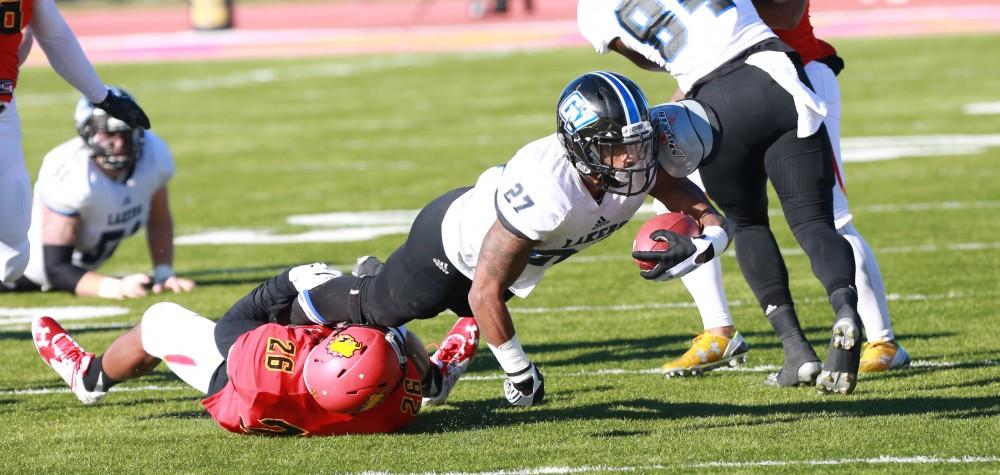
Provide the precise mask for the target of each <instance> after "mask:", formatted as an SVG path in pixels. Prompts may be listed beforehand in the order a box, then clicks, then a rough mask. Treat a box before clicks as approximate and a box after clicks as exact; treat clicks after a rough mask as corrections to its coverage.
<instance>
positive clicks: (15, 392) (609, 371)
mask: <svg viewBox="0 0 1000 475" xmlns="http://www.w3.org/2000/svg"><path fill="white" fill-rule="evenodd" d="M960 366H976V367H992V366H1000V360H984V361H924V360H915V361H913V363H911V364H910V367H911V368H954V367H960ZM779 369H781V367H780V366H777V365H757V366H740V367H736V368H730V367H726V368H718V369H715V370H713V371H721V372H731V373H771V372H774V371H778V370H779ZM659 373H660V369H659V368H649V369H620V368H604V369H596V370H589V371H573V372H565V373H561V372H551V373H550V372H547V373H545V374H546V375H548V376H558V377H575V378H578V377H581V376H584V377H589V376H609V375H610V376H633V375H643V374H656V375H658V374H659ZM504 378H506V376H505V375H503V374H501V373H496V374H488V375H467V376H462V381H496V380H501V379H504ZM181 390H191V391H194V389H193V388H191V387H190V386H187V385H180V384H177V385H146V386H115V387H114V388H113V389H111V391H112V392H139V391H181ZM69 392H70V391H69V388H67V387H65V386H61V387H55V388H31V389H8V390H2V391H0V396H24V395H29V396H30V395H43V394H64V393H69Z"/></svg>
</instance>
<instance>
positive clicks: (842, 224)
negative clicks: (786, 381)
mask: <svg viewBox="0 0 1000 475" xmlns="http://www.w3.org/2000/svg"><path fill="white" fill-rule="evenodd" d="M805 71H806V75H807V76H808V77H809V81H810V82H811V83H812V85H813V89H814V90H815V91H816V94H817V95H819V96H820V97H821V98H823V101H824V102H826V106H827V115H826V118H825V119H824V120H823V124H824V125H825V126H826V129H827V133H828V134H829V136H830V144H831V145H832V147H833V154H834V157H835V158H836V161H835V162H834V163H835V166H836V167H835V169H834V172H835V174H836V178H837V182H836V184H835V185H834V188H833V214H834V221H835V224H836V226H837V232H839V233H840V235H841V236H843V237H844V239H847V242H848V243H850V245H851V248H852V249H853V251H854V261H855V285H856V287H857V290H858V313H859V314H860V315H861V321H862V323H863V324H864V327H865V335H866V337H867V340H868V342H867V343H866V344H865V347H864V351H863V352H862V354H861V365H860V371H861V372H874V371H885V370H887V369H894V368H902V367H906V366H909V363H910V356H909V355H908V354H907V353H906V350H905V349H904V348H903V347H902V346H900V345H899V344H898V343H896V340H895V335H894V332H893V329H892V322H891V321H890V319H889V305H888V302H887V301H886V294H885V286H884V284H883V281H882V272H881V270H880V269H879V265H878V260H876V259H875V254H874V253H873V252H872V249H871V247H870V246H869V245H868V242H867V241H865V238H864V237H863V236H862V235H861V233H859V232H858V230H857V229H856V228H855V227H854V225H853V222H852V221H853V216H852V215H851V212H850V209H849V208H848V203H847V194H846V186H845V179H844V167H843V158H842V157H841V155H840V118H841V100H840V85H839V83H838V82H837V76H836V75H835V74H834V73H833V71H832V70H831V69H830V67H829V66H827V65H826V64H824V63H822V62H819V61H813V62H810V63H809V64H808V65H806V67H805Z"/></svg>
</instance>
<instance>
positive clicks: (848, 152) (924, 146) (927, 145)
mask: <svg viewBox="0 0 1000 475" xmlns="http://www.w3.org/2000/svg"><path fill="white" fill-rule="evenodd" d="M990 147H1000V134H984V135H901V136H883V137H851V138H845V139H841V141H840V149H841V152H842V155H843V157H844V161H845V162H873V161H880V160H895V159H898V158H905V157H936V156H942V155H944V156H952V155H978V154H981V153H985V152H986V150H987V149H988V148H990Z"/></svg>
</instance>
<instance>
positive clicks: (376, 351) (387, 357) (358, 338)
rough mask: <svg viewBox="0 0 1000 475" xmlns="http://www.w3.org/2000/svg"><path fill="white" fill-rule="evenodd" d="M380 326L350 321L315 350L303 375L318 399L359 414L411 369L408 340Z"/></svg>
mask: <svg viewBox="0 0 1000 475" xmlns="http://www.w3.org/2000/svg"><path fill="white" fill-rule="evenodd" d="M397 335H398V334H397V333H396V332H393V331H389V330H385V329H382V328H378V327H370V326H361V325H348V326H345V327H343V328H342V329H339V330H337V331H334V332H333V333H331V334H330V335H329V336H327V337H326V338H325V339H323V341H321V342H320V343H319V345H317V346H316V347H315V348H313V349H312V351H310V352H309V358H308V359H307V360H306V366H305V368H304V369H303V372H302V377H303V379H304V380H305V385H306V388H308V389H309V392H310V393H311V394H312V395H313V397H314V398H316V403H317V404H319V405H320V407H322V408H323V409H326V410H328V411H331V412H340V413H345V414H356V413H359V412H364V411H367V410H369V409H371V408H373V407H375V406H378V405H379V404H381V403H382V401H383V400H384V399H385V397H386V396H387V395H388V394H389V393H391V392H392V391H394V390H395V389H396V388H397V387H398V386H399V384H400V383H402V381H403V375H404V374H406V371H405V369H406V357H405V356H404V353H403V349H402V339H401V337H399V336H397Z"/></svg>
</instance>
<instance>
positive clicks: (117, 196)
mask: <svg viewBox="0 0 1000 475" xmlns="http://www.w3.org/2000/svg"><path fill="white" fill-rule="evenodd" d="M111 89H112V90H113V91H114V93H115V94H117V95H120V96H121V97H130V96H129V95H128V93H126V92H125V91H122V90H121V89H118V88H116V87H112V88H111ZM75 120H76V127H77V131H78V132H79V136H78V137H76V138H73V139H71V140H69V141H66V142H64V143H62V144H60V145H58V146H57V147H56V148H54V149H53V150H52V151H50V152H49V153H48V154H47V155H46V156H45V159H44V160H43V162H42V168H41V170H40V171H39V174H38V181H37V182H36V183H35V198H34V199H35V203H34V206H33V213H32V219H31V229H30V230H29V232H28V236H29V241H30V242H31V259H30V261H29V263H28V268H27V270H26V271H25V273H24V275H23V276H22V277H21V278H19V279H17V280H16V281H15V283H14V285H12V286H4V287H3V289H5V290H13V291H32V290H42V291H48V290H63V291H68V292H73V293H75V294H76V295H80V296H97V297H104V298H110V299H124V298H138V297H142V296H145V295H146V294H147V287H151V290H152V291H153V292H154V293H160V292H162V291H163V290H172V291H174V292H188V291H190V290H191V289H193V288H194V286H195V284H194V282H192V281H191V280H189V279H184V278H180V277H178V276H176V275H175V274H174V271H173V251H174V245H173V217H172V216H171V213H170V204H169V199H168V196H167V183H168V182H169V181H170V179H171V177H173V174H174V162H173V157H172V156H171V154H170V149H169V148H167V144H166V143H165V142H164V141H163V140H162V139H161V138H160V137H158V136H157V135H156V134H154V133H152V132H150V131H146V130H144V129H142V128H133V127H130V126H129V125H128V124H126V123H124V122H122V121H120V120H118V119H115V118H113V117H110V116H109V115H108V114H107V112H106V111H104V110H103V109H101V108H98V107H95V106H94V105H93V104H92V103H91V102H90V101H89V100H87V99H86V98H83V99H81V100H80V101H79V103H78V104H77V108H76V112H75ZM147 223H148V224H147ZM144 224H146V225H147V228H148V229H147V234H146V235H147V240H148V242H149V251H150V257H151V259H152V261H153V272H152V277H150V276H149V275H146V274H143V273H140V274H132V275H127V276H125V277H123V278H116V277H110V276H104V275H101V274H99V273H97V269H98V268H99V267H100V266H101V264H103V263H104V262H105V261H107V260H108V259H109V258H110V257H111V255H112V254H113V253H114V251H115V249H116V248H117V247H118V244H119V243H120V242H121V241H122V240H123V239H125V238H127V237H129V236H131V235H133V234H135V233H136V232H137V231H138V230H139V229H140V228H142V226H143V225H144Z"/></svg>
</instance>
